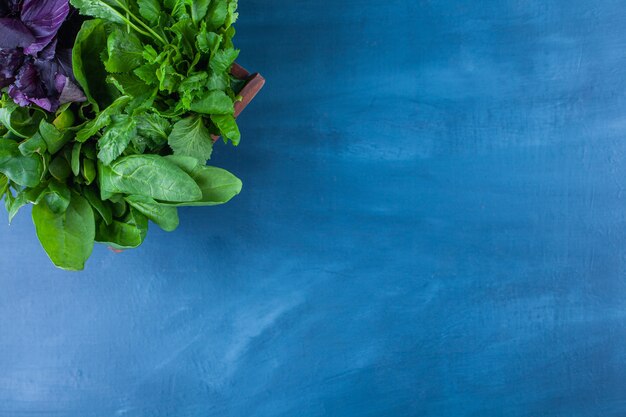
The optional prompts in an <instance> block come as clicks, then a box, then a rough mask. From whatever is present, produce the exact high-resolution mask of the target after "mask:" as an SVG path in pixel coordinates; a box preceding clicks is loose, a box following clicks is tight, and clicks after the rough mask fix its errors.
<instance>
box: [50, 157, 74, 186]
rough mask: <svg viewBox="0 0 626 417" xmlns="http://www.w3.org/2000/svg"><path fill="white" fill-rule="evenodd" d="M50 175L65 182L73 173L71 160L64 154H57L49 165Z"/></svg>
mask: <svg viewBox="0 0 626 417" xmlns="http://www.w3.org/2000/svg"><path fill="white" fill-rule="evenodd" d="M48 171H49V172H50V175H52V176H53V177H54V178H56V179H57V180H58V181H60V182H65V181H66V180H67V179H68V178H69V177H70V175H72V169H71V167H70V164H69V162H68V161H67V159H66V158H65V156H64V155H61V154H59V155H57V156H55V157H54V159H53V160H52V162H50V166H49V167H48Z"/></svg>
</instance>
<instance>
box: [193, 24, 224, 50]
mask: <svg viewBox="0 0 626 417" xmlns="http://www.w3.org/2000/svg"><path fill="white" fill-rule="evenodd" d="M202 26H203V28H202V29H200V33H198V35H197V36H196V42H197V43H198V49H200V50H201V51H202V52H204V53H209V54H210V56H211V57H213V55H215V53H216V52H217V51H218V49H219V47H220V44H221V43H222V35H218V34H217V33H215V32H207V30H206V25H202Z"/></svg>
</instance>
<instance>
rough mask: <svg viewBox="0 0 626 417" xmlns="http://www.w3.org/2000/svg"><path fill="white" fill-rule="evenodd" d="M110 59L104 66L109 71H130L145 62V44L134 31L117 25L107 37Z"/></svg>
mask: <svg viewBox="0 0 626 417" xmlns="http://www.w3.org/2000/svg"><path fill="white" fill-rule="evenodd" d="M107 52H108V59H107V60H106V61H105V62H104V67H105V68H106V70H107V71H109V72H128V71H132V70H133V69H135V68H137V67H138V66H139V65H141V64H143V62H144V59H143V56H142V53H143V45H142V44H141V41H140V40H139V38H138V37H137V36H135V34H134V33H129V32H126V31H123V30H122V29H121V28H118V27H116V28H115V29H114V30H113V32H112V33H111V34H110V35H109V37H108V38H107Z"/></svg>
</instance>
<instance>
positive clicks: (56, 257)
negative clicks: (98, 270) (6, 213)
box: [32, 193, 95, 270]
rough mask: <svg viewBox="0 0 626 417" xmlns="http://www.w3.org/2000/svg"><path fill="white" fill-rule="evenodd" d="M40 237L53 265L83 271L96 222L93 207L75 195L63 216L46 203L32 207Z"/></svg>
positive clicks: (90, 248) (91, 248)
mask: <svg viewBox="0 0 626 417" xmlns="http://www.w3.org/2000/svg"><path fill="white" fill-rule="evenodd" d="M32 216H33V223H35V229H36V230H37V237H38V238H39V241H40V242H41V245H42V246H43V248H44V249H45V251H46V253H47V254H48V256H49V257H50V259H51V260H52V262H53V263H54V264H55V265H56V266H58V267H59V268H63V269H68V270H81V269H83V268H84V267H85V261H86V260H87V259H88V258H89V255H91V251H92V250H93V243H94V238H95V221H94V216H93V210H92V209H91V206H90V205H89V203H88V202H87V200H85V199H84V198H83V197H81V196H80V195H78V194H75V193H73V194H72V195H71V199H70V204H69V206H68V207H67V210H65V211H64V212H62V213H55V212H54V211H53V210H52V209H51V208H50V207H49V206H48V203H47V202H46V201H45V200H42V201H41V202H40V203H39V204H37V205H36V206H34V207H33V211H32Z"/></svg>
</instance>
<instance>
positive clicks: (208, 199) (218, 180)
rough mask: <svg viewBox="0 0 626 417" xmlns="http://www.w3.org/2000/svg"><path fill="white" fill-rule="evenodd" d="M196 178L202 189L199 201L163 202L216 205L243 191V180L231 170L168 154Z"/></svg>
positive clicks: (173, 204)
mask: <svg viewBox="0 0 626 417" xmlns="http://www.w3.org/2000/svg"><path fill="white" fill-rule="evenodd" d="M165 158H166V159H168V160H169V161H171V162H172V163H174V164H176V165H177V166H178V167H179V168H181V169H182V170H183V171H185V172H186V173H187V174H189V175H190V176H191V178H193V179H194V181H195V182H196V183H197V184H198V187H200V190H201V191H202V198H201V199H200V200H199V201H192V202H187V203H162V204H165V205H169V206H214V205H217V204H223V203H226V202H228V201H229V200H230V199H231V198H233V197H234V196H236V195H237V194H239V193H240V192H241V186H242V184H241V180H240V179H239V178H237V177H235V176H234V175H233V174H231V173H230V172H228V171H226V170H224V169H221V168H216V167H210V166H205V165H204V164H200V163H198V161H197V160H196V159H194V158H190V157H185V156H175V155H170V156H166V157H165Z"/></svg>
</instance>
